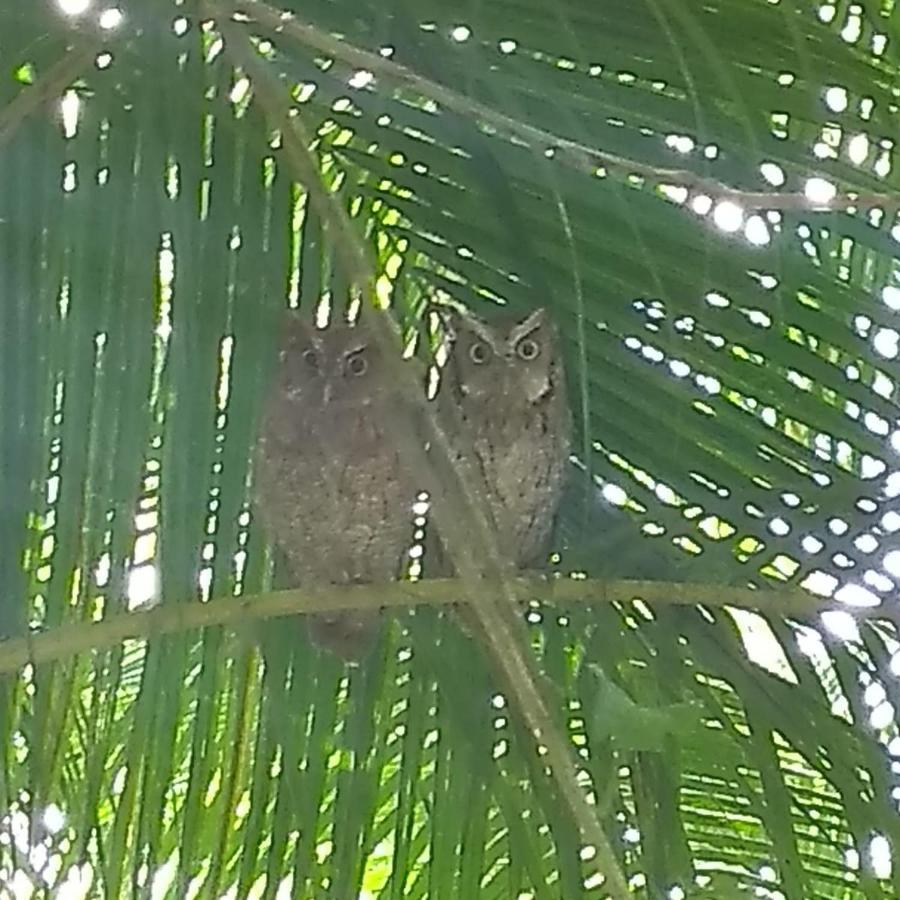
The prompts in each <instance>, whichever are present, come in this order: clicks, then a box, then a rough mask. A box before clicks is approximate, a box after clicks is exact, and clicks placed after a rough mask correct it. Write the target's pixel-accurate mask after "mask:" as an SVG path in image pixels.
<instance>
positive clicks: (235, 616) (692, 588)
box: [0, 576, 885, 673]
mask: <svg viewBox="0 0 900 900" xmlns="http://www.w3.org/2000/svg"><path fill="white" fill-rule="evenodd" d="M513 583H514V584H515V585H516V588H517V594H518V596H520V597H522V598H523V599H531V600H540V601H543V602H549V603H611V602H612V603H629V602H631V601H632V600H635V599H640V600H643V601H645V602H648V603H659V604H667V603H668V604H675V605H679V606H690V605H695V604H702V605H705V606H709V607H719V608H721V607H726V606H731V607H740V608H746V609H754V610H757V611H759V612H761V613H764V614H765V613H768V614H772V615H779V616H796V617H798V618H809V617H814V616H815V615H817V614H818V613H821V612H823V611H826V610H828V609H837V608H839V607H838V605H837V604H835V602H834V601H833V600H825V599H822V598H818V597H814V596H813V595H812V594H809V593H807V592H806V591H803V590H800V589H785V590H766V591H756V590H751V589H749V588H739V587H730V586H728V585H721V584H703V583H691V582H668V581H627V580H626V581H623V580H617V581H605V580H601V579H587V578H585V579H574V578H552V579H548V578H544V577H541V576H523V577H519V578H515V579H513ZM500 589H501V587H500V586H499V585H495V584H493V583H491V582H489V581H484V582H483V584H482V585H480V586H479V588H478V589H477V591H476V593H475V596H474V597H473V596H472V594H473V587H472V585H471V583H470V582H463V581H462V580H459V579H455V578H434V579H428V580H425V581H418V582H403V581H392V582H388V583H386V584H365V585H346V586H334V585H327V586H322V587H318V588H305V589H302V590H301V589H298V590H289V591H273V592H270V593H266V594H248V595H245V596H242V597H232V598H220V599H218V600H214V601H212V602H210V603H201V602H199V601H195V602H187V603H164V604H161V605H159V606H157V607H155V608H153V609H148V610H142V611H138V612H127V613H118V614H115V615H111V616H108V617H107V618H105V619H103V620H102V621H100V622H87V623H80V622H79V623H77V624H70V625H61V626H59V627H57V628H53V629H51V630H49V631H45V632H38V633H34V634H30V635H28V636H27V637H21V638H11V639H10V640H7V641H4V642H2V643H0V673H5V672H15V671H17V670H18V669H20V668H21V667H22V666H24V665H26V664H28V663H36V664H39V663H47V662H54V661H58V660H63V659H67V658H69V657H72V656H74V655H76V654H79V653H88V652H90V651H93V650H103V649H106V648H109V647H115V646H117V645H118V644H120V643H121V642H122V641H124V640H147V639H150V638H153V637H156V636H158V635H163V634H175V633H179V632H183V631H189V630H190V629H192V628H208V627H212V626H228V627H230V628H232V629H235V630H237V629H239V628H242V626H245V625H249V624H250V623H252V622H254V621H255V620H257V619H274V618H278V617H281V616H292V615H298V614H304V613H313V612H322V611H325V610H327V611H330V612H333V611H335V610H339V609H381V608H384V607H407V606H422V605H433V606H440V605H447V604H453V603H457V602H459V600H460V598H461V596H463V595H465V596H466V599H467V600H469V602H474V603H479V602H483V603H485V604H489V603H492V602H493V601H494V599H495V597H496V595H497V592H498V590H500ZM843 608H844V609H845V610H848V609H849V608H847V607H843ZM852 612H853V614H854V615H855V616H856V617H857V618H882V617H884V615H885V613H884V611H883V610H880V609H879V608H870V609H853V610H852Z"/></svg>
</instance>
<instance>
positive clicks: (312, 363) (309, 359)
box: [303, 350, 319, 372]
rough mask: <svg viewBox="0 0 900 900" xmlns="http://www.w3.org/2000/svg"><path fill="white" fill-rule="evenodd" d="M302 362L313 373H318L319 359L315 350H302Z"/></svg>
mask: <svg viewBox="0 0 900 900" xmlns="http://www.w3.org/2000/svg"><path fill="white" fill-rule="evenodd" d="M303 362H304V363H305V364H306V365H307V366H308V367H309V368H310V369H312V371H313V372H318V371H319V357H318V355H317V354H316V351H315V350H304V351H303Z"/></svg>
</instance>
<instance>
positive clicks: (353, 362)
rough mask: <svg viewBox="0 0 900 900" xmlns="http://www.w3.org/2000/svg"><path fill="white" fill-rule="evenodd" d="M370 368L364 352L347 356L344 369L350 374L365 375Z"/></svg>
mask: <svg viewBox="0 0 900 900" xmlns="http://www.w3.org/2000/svg"><path fill="white" fill-rule="evenodd" d="M368 368H369V361H368V360H367V359H366V356H365V354H364V353H354V354H353V355H352V356H348V357H347V361H346V362H345V363H344V369H345V371H346V372H347V374H348V375H365V374H366V372H367V371H368Z"/></svg>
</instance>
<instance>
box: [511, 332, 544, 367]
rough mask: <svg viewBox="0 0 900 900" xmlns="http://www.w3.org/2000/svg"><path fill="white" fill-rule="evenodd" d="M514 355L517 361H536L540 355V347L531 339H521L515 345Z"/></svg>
mask: <svg viewBox="0 0 900 900" xmlns="http://www.w3.org/2000/svg"><path fill="white" fill-rule="evenodd" d="M516 355H517V356H518V357H519V359H524V360H525V362H531V360H533V359H537V358H538V357H539V356H540V355H541V345H540V344H539V343H538V342H537V341H536V340H534V339H533V338H522V340H521V341H519V343H518V344H516Z"/></svg>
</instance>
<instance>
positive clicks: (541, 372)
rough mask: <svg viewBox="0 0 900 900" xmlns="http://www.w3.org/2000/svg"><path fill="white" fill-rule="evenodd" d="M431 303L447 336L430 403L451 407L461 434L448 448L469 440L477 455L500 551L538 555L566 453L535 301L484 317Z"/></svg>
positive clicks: (556, 386)
mask: <svg viewBox="0 0 900 900" xmlns="http://www.w3.org/2000/svg"><path fill="white" fill-rule="evenodd" d="M436 311H437V312H438V314H439V315H440V316H441V318H442V319H443V320H444V323H445V326H446V329H447V332H448V335H449V337H450V340H451V343H452V352H451V353H450V356H449V360H448V362H447V364H446V366H445V367H444V369H443V372H442V375H441V384H440V389H439V394H438V402H439V403H451V404H453V405H454V406H455V407H456V409H457V410H458V421H459V427H460V429H461V430H462V432H463V437H464V438H465V440H463V441H460V442H459V445H458V448H457V449H456V452H458V453H460V454H462V453H465V452H467V451H468V450H469V448H471V450H472V451H474V453H475V456H476V457H477V462H478V464H479V468H480V469H481V471H482V473H483V475H484V481H485V486H486V488H487V492H488V496H487V501H488V508H489V511H490V514H491V517H492V519H493V522H494V525H495V527H496V530H497V536H498V542H499V550H500V552H501V554H502V556H503V558H504V559H505V560H508V561H509V562H512V563H514V564H515V565H516V566H518V567H525V566H531V565H535V564H539V563H541V562H543V554H544V553H546V552H547V549H548V542H549V540H550V533H551V530H552V528H553V521H554V518H555V515H556V511H557V508H558V506H559V501H560V497H561V494H562V489H563V481H564V477H565V469H566V464H567V459H568V454H569V441H570V434H569V432H570V417H569V405H568V401H567V399H566V383H565V372H564V369H563V357H562V353H561V347H560V344H559V336H558V334H557V331H556V329H555V327H554V325H553V323H552V322H551V321H550V319H549V317H548V316H547V315H546V313H545V311H544V310H543V309H538V310H535V311H534V312H532V313H531V314H530V315H528V316H526V317H525V318H524V319H520V318H516V319H513V320H510V319H509V317H507V318H506V319H500V320H496V321H491V322H486V321H483V320H481V319H478V318H476V317H474V316H473V315H472V314H471V313H461V312H459V311H457V310H455V309H454V308H452V307H449V306H444V307H438V308H437V310H436ZM451 442H452V438H451ZM467 444H468V446H467Z"/></svg>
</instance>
